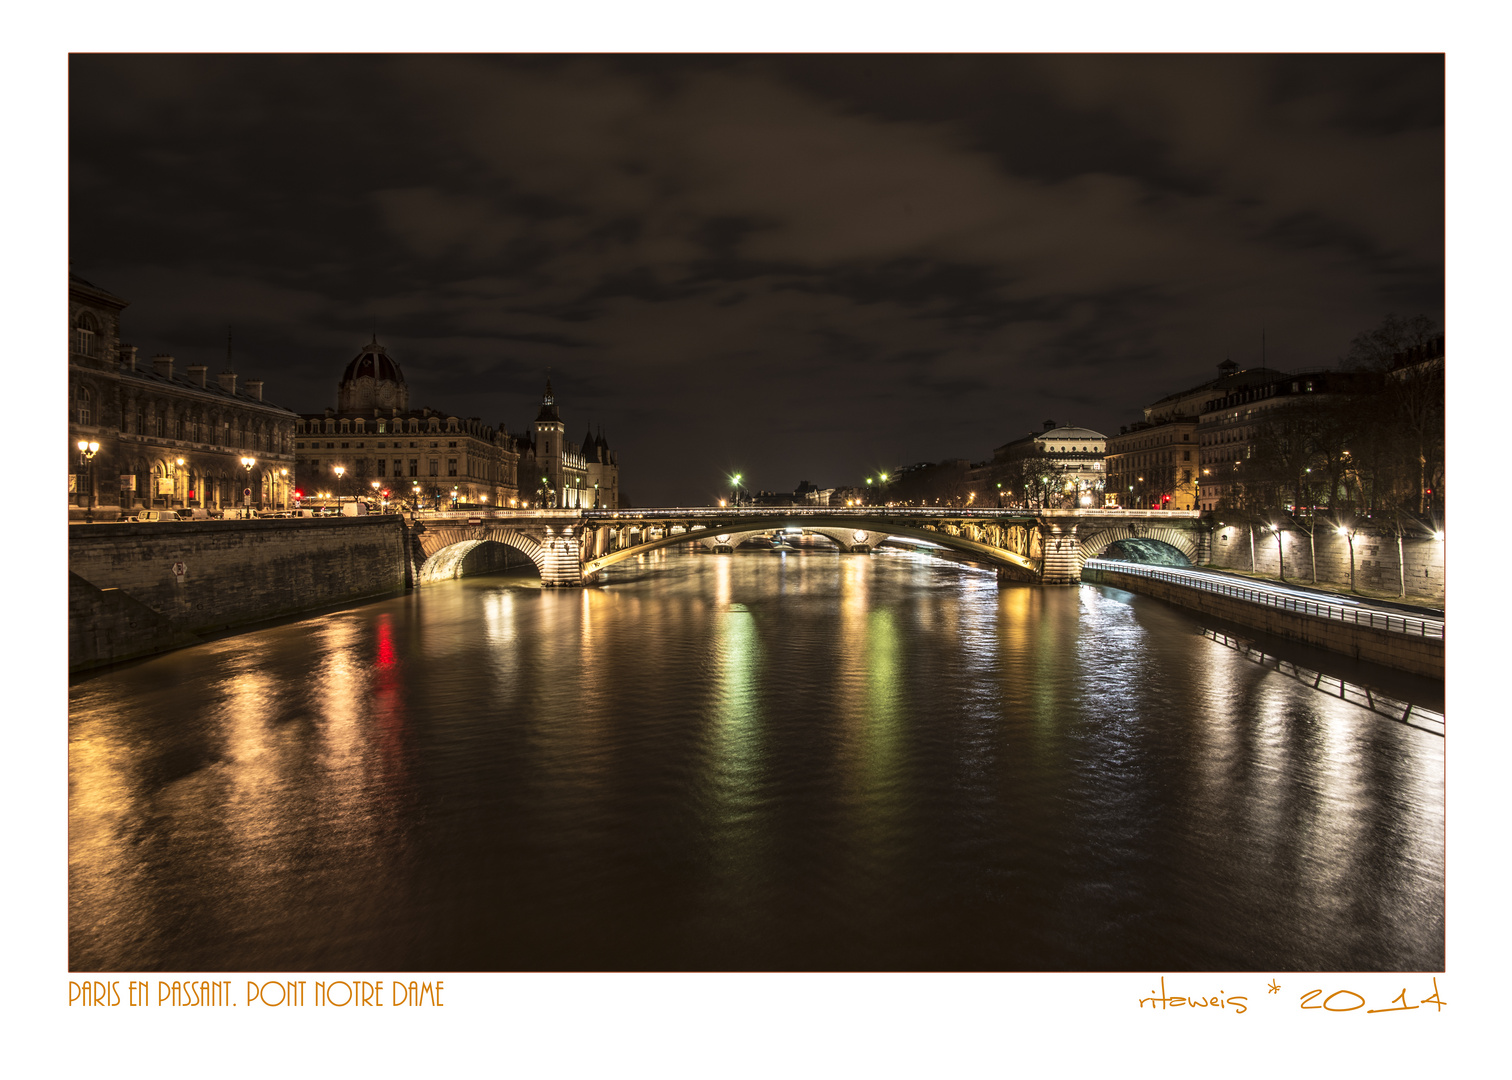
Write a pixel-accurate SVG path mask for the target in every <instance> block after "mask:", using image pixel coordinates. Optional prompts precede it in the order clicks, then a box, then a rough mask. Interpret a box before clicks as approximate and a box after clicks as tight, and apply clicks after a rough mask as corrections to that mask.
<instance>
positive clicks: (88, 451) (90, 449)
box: [77, 439, 100, 525]
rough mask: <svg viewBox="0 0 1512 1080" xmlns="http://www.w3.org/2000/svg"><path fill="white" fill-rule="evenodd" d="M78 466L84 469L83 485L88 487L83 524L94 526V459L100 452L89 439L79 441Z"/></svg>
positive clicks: (98, 447) (95, 443) (97, 444)
mask: <svg viewBox="0 0 1512 1080" xmlns="http://www.w3.org/2000/svg"><path fill="white" fill-rule="evenodd" d="M77 445H78V447H79V464H80V465H81V466H83V467H84V475H85V483H87V484H88V485H89V505H88V506H87V507H85V510H84V523H85V524H86V525H92V524H94V488H95V485H94V459H95V455H96V454H98V453H99V452H100V444H99V443H97V442H93V441H91V440H89V439H80V440H79V441H78V443H77Z"/></svg>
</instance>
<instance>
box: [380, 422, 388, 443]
mask: <svg viewBox="0 0 1512 1080" xmlns="http://www.w3.org/2000/svg"><path fill="white" fill-rule="evenodd" d="M387 430H388V421H387V420H380V421H378V434H380V435H382V434H383V433H384V432H386V431H387ZM378 445H379V446H382V445H383V444H382V443H379V444H378Z"/></svg>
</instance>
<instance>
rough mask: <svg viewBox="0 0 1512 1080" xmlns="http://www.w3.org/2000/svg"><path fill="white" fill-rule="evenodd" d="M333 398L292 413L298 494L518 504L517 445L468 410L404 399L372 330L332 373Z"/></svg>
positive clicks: (435, 503)
mask: <svg viewBox="0 0 1512 1080" xmlns="http://www.w3.org/2000/svg"><path fill="white" fill-rule="evenodd" d="M336 401H337V407H336V408H334V409H326V410H325V412H323V413H307V414H305V415H303V416H301V417H300V418H299V421H298V428H297V432H296V437H295V443H294V453H295V456H296V459H297V460H296V463H295V475H296V476H297V477H298V483H299V490H300V492H301V493H302V494H303V496H304V498H306V499H320V500H327V499H333V498H334V499H337V500H340V499H349V498H350V499H363V500H366V501H370V502H374V503H383V504H399V505H404V506H409V507H412V508H414V507H424V508H427V509H434V508H437V507H446V506H451V505H454V504H455V505H465V506H503V507H508V506H518V505H519V501H520V500H519V466H520V458H519V454H518V453H517V451H516V450H515V448H514V445H513V440H512V439H511V438H510V436H509V433H508V432H507V431H504V430H503V429H502V428H493V427H490V426H488V425H487V424H484V423H483V422H482V420H481V419H479V418H478V417H467V418H464V417H459V416H452V415H449V414H446V413H443V412H439V411H437V410H435V409H431V408H420V409H413V410H412V409H410V408H409V386H408V385H407V384H406V382H405V379H404V372H403V371H402V370H401V369H400V367H399V364H398V362H397V361H396V360H395V359H394V358H393V357H391V356H389V354H388V350H387V349H386V348H385V347H384V346H383V345H381V344H379V343H378V339H377V337H376V335H375V336H374V338H373V340H372V341H371V342H369V343H368V344H367V345H365V346H363V348H362V350H361V351H360V352H358V354H357V355H356V356H354V357H353V358H352V359H351V361H350V362H349V363H348V364H347V366H346V369H345V370H344V371H343V372H342V375H341V381H340V382H339V383H338V384H337V387H336Z"/></svg>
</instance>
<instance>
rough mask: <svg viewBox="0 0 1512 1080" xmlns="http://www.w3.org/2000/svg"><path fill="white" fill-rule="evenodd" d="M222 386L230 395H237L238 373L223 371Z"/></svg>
mask: <svg viewBox="0 0 1512 1080" xmlns="http://www.w3.org/2000/svg"><path fill="white" fill-rule="evenodd" d="M220 386H221V389H222V390H224V391H225V392H226V393H228V394H234V393H236V372H234V371H223V372H221V373H220Z"/></svg>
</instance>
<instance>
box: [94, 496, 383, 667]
mask: <svg viewBox="0 0 1512 1080" xmlns="http://www.w3.org/2000/svg"><path fill="white" fill-rule="evenodd" d="M406 563H407V546H406V533H405V529H404V523H403V520H402V519H401V518H399V517H398V516H397V515H383V516H376V517H368V518H313V519H311V518H275V519H264V520H247V521H242V520H229V521H176V522H133V523H123V524H107V525H70V526H69V528H68V570H69V575H68V576H69V590H68V593H69V612H68V614H69V618H68V655H69V670H71V671H78V670H83V669H86V668H92V667H98V666H100V665H103V664H111V663H115V662H117V661H120V660H129V659H132V658H135V657H139V656H147V655H150V654H152V653H156V652H162V651H164V650H165V649H171V648H177V647H179V646H182V645H190V644H194V643H195V642H197V641H200V640H202V635H205V634H210V633H215V632H219V631H222V630H229V629H234V628H236V627H239V626H250V625H252V624H255V623H260V622H266V621H268V620H270V619H278V618H284V617H287V616H292V615H299V614H302V613H304V612H308V611H316V610H319V609H321V608H328V607H334V606H337V605H341V604H346V603H352V602H356V601H360V600H367V599H375V598H378V597H381V596H386V595H390V594H393V593H397V592H402V591H403V590H404V588H405V585H406ZM178 571H182V572H178Z"/></svg>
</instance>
